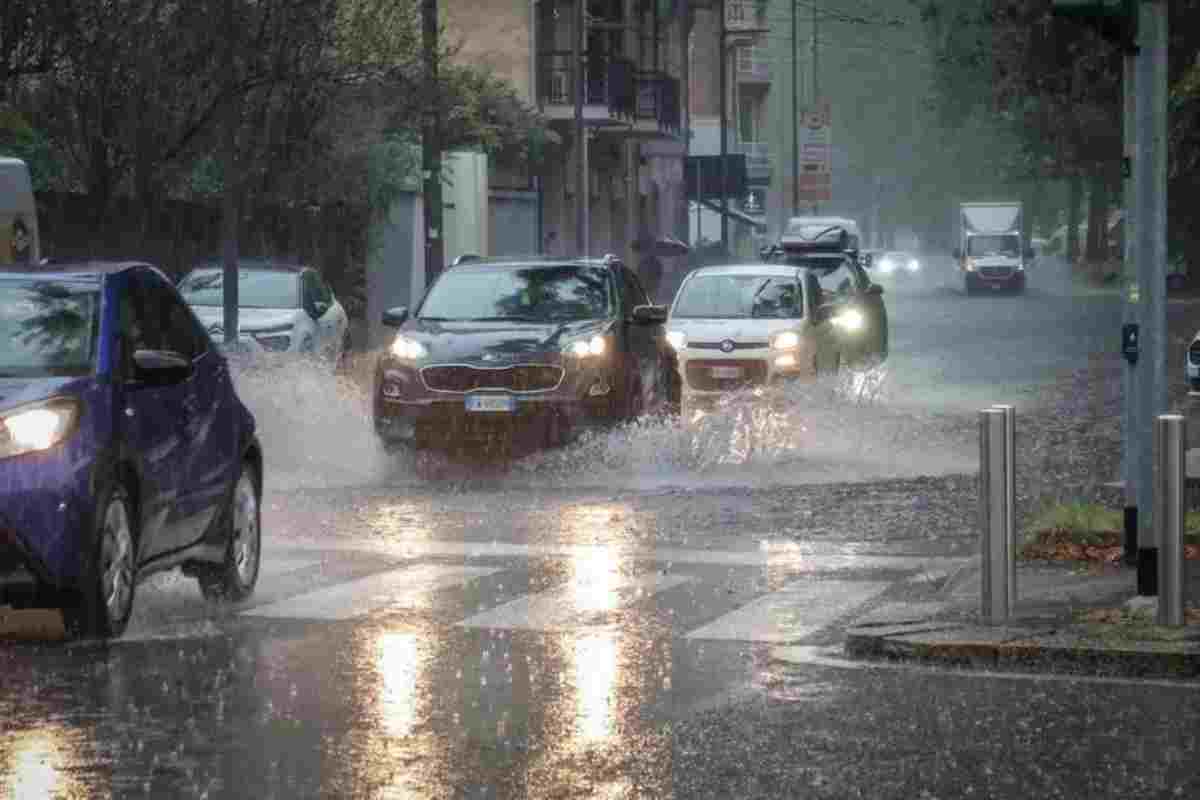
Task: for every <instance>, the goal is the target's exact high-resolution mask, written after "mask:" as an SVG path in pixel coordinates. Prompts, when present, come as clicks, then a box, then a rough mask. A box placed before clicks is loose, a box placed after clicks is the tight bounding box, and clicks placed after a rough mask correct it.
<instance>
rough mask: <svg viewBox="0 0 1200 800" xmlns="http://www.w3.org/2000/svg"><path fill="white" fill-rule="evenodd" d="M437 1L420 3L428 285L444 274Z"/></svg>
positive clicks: (422, 1)
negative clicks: (423, 76)
mask: <svg viewBox="0 0 1200 800" xmlns="http://www.w3.org/2000/svg"><path fill="white" fill-rule="evenodd" d="M439 21H440V20H439V15H438V0H421V39H422V50H423V59H424V62H425V64H424V66H425V79H424V100H425V102H424V106H425V107H424V109H423V110H424V113H425V119H424V123H425V124H424V130H423V131H422V132H421V162H422V164H421V175H422V179H423V181H424V184H425V185H424V187H423V189H424V198H423V200H424V203H423V205H424V213H425V285H426V286H431V285H433V279H434V278H436V277H437V276H438V273H440V272H441V271H442V267H443V266H445V265H444V264H443V261H444V257H443V252H444V248H443V243H442V135H441V134H442V122H441V119H440V118H439V115H440V114H441V90H440V88H439V86H438V70H439V65H438V47H439V39H438V25H439Z"/></svg>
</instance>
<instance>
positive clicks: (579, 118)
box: [571, 0, 588, 255]
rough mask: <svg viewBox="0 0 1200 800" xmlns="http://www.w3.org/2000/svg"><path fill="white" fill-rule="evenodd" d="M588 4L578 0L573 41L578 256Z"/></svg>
mask: <svg viewBox="0 0 1200 800" xmlns="http://www.w3.org/2000/svg"><path fill="white" fill-rule="evenodd" d="M584 19H585V17H584V0H575V24H574V30H573V33H574V35H573V36H572V37H571V86H572V87H573V89H574V93H575V121H574V122H575V124H574V139H575V252H576V253H578V254H580V255H582V254H583V253H585V252H587V238H586V234H585V232H584V230H585V228H586V226H587V202H588V197H587V190H588V187H587V156H586V154H585V153H584V148H585V147H587V138H586V129H585V128H584V125H583V98H584V93H585V91H586V88H585V83H586V75H585V70H584V65H583V42H584V32H583V26H584Z"/></svg>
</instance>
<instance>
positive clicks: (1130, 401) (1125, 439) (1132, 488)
mask: <svg viewBox="0 0 1200 800" xmlns="http://www.w3.org/2000/svg"><path fill="white" fill-rule="evenodd" d="M1122 60H1123V62H1124V63H1123V68H1124V69H1123V74H1122V76H1121V78H1122V80H1121V93H1122V94H1123V95H1124V106H1125V108H1124V115H1123V119H1122V128H1123V136H1122V138H1123V139H1124V141H1123V147H1122V149H1123V150H1124V153H1125V158H1124V160H1123V162H1122V165H1121V177H1122V180H1121V187H1122V192H1123V194H1124V203H1123V204H1124V209H1123V210H1124V214H1123V221H1122V228H1123V229H1124V232H1125V233H1124V236H1123V237H1122V238H1123V239H1124V241H1123V242H1122V252H1121V259H1122V262H1123V263H1122V270H1121V271H1122V277H1123V280H1122V287H1121V288H1122V292H1123V300H1124V302H1123V303H1122V309H1123V312H1124V313H1123V317H1124V319H1123V323H1124V325H1123V327H1122V335H1121V339H1122V349H1124V348H1125V346H1126V342H1129V340H1130V339H1131V338H1132V342H1130V346H1133V347H1135V346H1137V345H1138V344H1140V342H1139V341H1138V339H1139V336H1138V322H1139V320H1138V303H1137V298H1136V297H1131V296H1130V295H1131V294H1132V288H1133V286H1135V285H1136V283H1137V270H1136V264H1137V205H1136V201H1137V197H1136V193H1135V192H1134V188H1135V187H1134V181H1133V162H1134V159H1135V158H1136V155H1137V153H1136V151H1137V144H1136V139H1137V125H1136V124H1135V121H1136V116H1135V115H1136V113H1137V85H1136V80H1137V48H1136V47H1135V46H1134V43H1133V42H1130V43H1128V45H1127V46H1126V48H1125V55H1124V58H1123V59H1122ZM1122 378H1123V380H1122V383H1121V397H1122V398H1123V400H1124V402H1123V403H1122V406H1123V408H1122V415H1121V430H1122V432H1123V433H1122V435H1121V480H1122V482H1123V483H1124V484H1125V513H1124V522H1125V525H1124V527H1125V536H1124V545H1125V553H1124V555H1125V564H1126V565H1127V566H1130V567H1136V566H1137V563H1138V493H1137V486H1138V478H1139V476H1140V474H1141V471H1140V469H1139V468H1138V448H1137V438H1136V437H1135V436H1134V431H1135V430H1136V429H1137V422H1138V418H1139V415H1138V412H1137V401H1138V392H1137V388H1138V383H1137V356H1136V354H1135V353H1130V354H1129V355H1126V358H1125V366H1124V368H1123V369H1122Z"/></svg>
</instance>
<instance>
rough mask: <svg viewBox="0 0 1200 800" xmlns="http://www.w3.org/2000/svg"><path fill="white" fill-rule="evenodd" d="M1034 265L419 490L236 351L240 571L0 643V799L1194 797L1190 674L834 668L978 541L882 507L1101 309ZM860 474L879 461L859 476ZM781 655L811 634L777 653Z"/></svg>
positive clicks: (346, 398) (903, 295)
mask: <svg viewBox="0 0 1200 800" xmlns="http://www.w3.org/2000/svg"><path fill="white" fill-rule="evenodd" d="M1033 287H1034V288H1033V289H1032V290H1031V292H1030V294H1029V295H1027V296H1026V297H998V298H970V299H968V298H965V297H963V296H961V295H960V294H956V292H955V290H954V289H953V288H952V287H951V285H950V283H949V279H948V278H946V279H944V280H943V279H942V278H939V277H938V276H936V275H935V276H934V277H931V278H927V279H926V280H925V282H923V283H921V284H918V285H915V286H909V287H896V288H895V290H894V291H893V290H889V292H888V294H887V297H888V300H889V306H890V310H891V314H892V321H893V328H892V357H891V358H890V359H889V361H888V362H887V364H886V366H885V367H884V368H883V371H882V373H881V375H879V376H877V377H879V378H880V379H879V380H878V381H876V382H875V383H874V384H871V385H870V386H869V387H868V389H869V391H864V385H863V384H861V383H859V384H855V382H854V381H855V380H856V378H855V376H847V377H846V378H845V379H844V380H843V381H840V382H837V383H831V384H826V385H818V386H815V387H803V388H800V389H796V390H793V393H792V394H790V395H784V396H777V397H770V398H765V400H766V401H769V402H763V400H764V399H763V398H759V399H758V400H759V402H757V403H753V404H742V405H735V406H731V407H730V408H729V409H727V412H728V413H723V414H717V415H713V416H712V417H710V418H709V419H708V420H707V421H704V420H701V421H700V422H699V423H698V424H696V425H693V426H691V427H683V426H680V425H679V424H678V423H677V422H672V421H666V420H659V421H647V422H643V423H640V424H638V425H634V426H630V427H627V428H624V429H620V430H616V431H609V432H604V433H600V434H597V435H595V436H593V437H590V438H586V439H584V440H582V441H580V442H577V443H575V444H573V445H570V446H568V447H565V448H563V449H561V450H558V451H553V452H549V453H542V454H536V455H533V456H529V457H528V458H526V459H523V460H521V461H519V462H518V463H516V464H514V465H511V466H509V467H506V468H497V469H478V468H466V467H463V466H461V465H458V466H454V465H450V466H448V467H446V470H445V471H444V472H443V473H442V474H441V475H440V476H439V478H438V479H436V480H430V479H429V478H428V477H425V478H423V477H421V476H419V475H418V474H417V473H416V471H415V470H414V469H413V464H412V463H411V462H410V461H407V460H406V459H404V458H401V457H388V456H384V455H383V454H382V453H380V452H379V451H378V450H377V448H376V447H375V443H374V441H373V437H372V436H371V434H370V428H369V425H368V420H367V417H366V408H367V406H366V405H365V403H364V402H363V397H362V395H361V394H359V393H357V390H356V388H355V386H354V384H353V383H352V382H350V381H345V380H343V381H342V382H341V383H335V380H334V379H333V378H332V377H330V376H328V375H319V374H316V373H305V372H298V373H295V374H293V375H291V376H289V377H290V381H289V382H286V383H285V382H283V381H281V378H282V377H283V376H280V375H275V376H248V377H247V376H244V377H243V391H244V392H245V394H246V396H247V398H248V400H249V401H250V402H251V404H252V405H253V407H254V409H255V411H256V413H257V415H258V419H259V422H260V425H261V427H262V430H263V439H264V444H265V446H266V451H267V476H268V478H267V491H266V494H265V497H264V511H263V514H264V516H263V526H264V530H265V531H266V533H265V538H264V552H263V573H262V576H261V578H260V583H259V587H258V591H257V592H256V594H255V595H254V597H253V598H252V599H251V600H250V601H249V602H247V603H244V604H242V605H240V606H237V607H234V608H225V607H219V606H209V605H206V604H205V603H204V602H203V601H202V599H201V597H200V594H199V591H198V590H197V588H196V586H195V584H194V582H193V581H191V580H189V579H185V578H183V577H182V576H180V575H176V574H170V575H163V576H158V577H156V578H154V579H152V580H151V581H150V582H149V583H147V584H144V585H142V587H140V589H139V594H138V599H137V604H136V611H135V616H134V618H133V620H132V622H131V624H130V627H129V630H128V632H127V634H126V636H125V637H124V638H123V639H122V640H120V641H118V642H115V643H112V644H109V645H101V644H96V643H87V642H82V643H72V644H65V645H64V644H61V643H58V642H54V641H34V642H18V641H9V642H5V643H4V644H3V645H0V688H2V691H0V720H2V723H0V724H2V725H3V736H0V797H13V798H22V799H23V798H27V797H67V798H76V797H78V798H83V797H88V798H91V797H106V796H112V797H208V798H217V797H231V798H243V797H253V798H301V797H305V798H306V797H322V798H324V797H337V798H341V797H354V798H358V797H362V798H444V797H479V798H502V797H503V798H509V797H513V798H517V797H520V798H535V797H536V798H543V797H544V798H574V797H598V798H635V797H648V798H673V797H677V798H685V797H686V798H692V797H721V798H730V797H788V798H791V797H822V798H824V797H829V798H843V797H873V798H891V797H895V798H913V797H920V796H928V797H952V796H967V795H971V794H973V795H976V796H987V797H1014V798H1017V797H1021V798H1024V797H1033V796H1038V797H1043V796H1064V797H1066V796H1080V793H1081V791H1082V794H1086V795H1087V796H1094V797H1099V796H1112V797H1120V796H1131V795H1132V794H1134V793H1135V792H1137V793H1138V794H1154V793H1156V792H1157V791H1158V790H1159V789H1160V788H1163V787H1170V788H1172V789H1174V788H1182V789H1183V791H1184V794H1185V795H1194V794H1196V792H1197V790H1200V785H1198V784H1197V781H1198V778H1197V772H1196V770H1195V767H1194V763H1195V762H1194V753H1195V752H1196V738H1195V737H1196V733H1195V731H1194V726H1191V727H1188V726H1183V727H1180V726H1179V723H1178V720H1179V719H1182V718H1188V719H1194V718H1195V716H1196V714H1197V712H1198V711H1200V693H1198V692H1197V691H1196V690H1195V688H1194V687H1191V686H1188V685H1163V686H1157V687H1155V688H1154V690H1153V691H1146V690H1142V689H1141V688H1140V687H1138V686H1137V685H1136V684H1132V683H1119V682H1117V683H1112V682H1110V683H1103V682H1100V683H1098V682H1096V681H1093V680H1088V679H1073V678H1063V679H1056V680H1041V679H1038V678H1035V677H1031V676H1024V677H1018V676H997V675H988V674H984V673H980V674H940V673H935V672H931V671H929V670H923V669H884V668H879V667H863V666H861V665H856V664H852V663H847V662H840V661H839V660H838V658H837V653H838V652H839V650H838V644H839V642H840V637H841V631H842V630H843V629H844V628H845V627H846V626H847V625H848V624H850V623H852V622H853V621H854V620H855V619H857V618H859V617H860V616H862V615H863V614H865V613H867V612H869V611H870V610H871V609H873V608H876V607H877V606H878V605H880V604H881V603H885V602H888V601H890V600H893V599H897V598H902V597H905V596H907V595H906V593H908V592H911V591H912V590H913V586H914V584H916V583H919V582H922V581H924V582H929V581H944V580H946V579H947V577H948V576H950V575H952V574H953V572H954V570H956V569H957V568H958V567H959V566H961V565H962V564H963V563H964V560H965V559H966V558H968V557H969V556H970V555H971V554H972V553H973V552H974V549H975V545H976V543H975V540H974V535H973V533H972V531H971V530H970V529H969V527H967V526H962V525H958V524H957V523H955V522H954V518H950V519H951V521H950V522H949V523H947V522H946V521H945V518H942V521H941V522H940V523H938V524H934V522H933V521H932V519H931V521H930V522H929V523H928V524H925V525H921V526H911V529H910V528H909V527H897V526H895V525H892V524H888V523H887V521H886V520H885V521H884V522H883V523H879V522H878V521H877V520H876V519H875V517H877V516H879V515H880V514H881V513H882V512H881V511H880V509H882V508H883V507H884V504H885V503H886V502H892V503H893V504H895V503H901V504H903V505H904V506H905V507H906V508H907V509H908V510H909V511H910V512H911V514H913V515H916V516H915V517H913V516H911V515H910V517H908V518H909V519H912V518H916V519H920V514H921V513H926V514H927V515H928V516H930V517H931V518H932V512H929V511H928V510H925V507H924V506H922V505H920V503H919V501H920V491H921V483H920V479H919V476H922V475H938V474H954V473H970V472H973V470H974V468H975V467H974V461H973V458H974V457H975V456H974V454H975V452H976V450H975V448H976V447H977V443H976V442H975V441H974V439H973V437H972V436H971V432H972V428H971V426H970V422H971V415H972V414H973V411H974V408H975V405H974V404H975V403H976V401H977V400H979V401H982V398H983V397H984V396H986V395H989V394H990V395H992V396H990V397H988V398H987V400H986V403H992V402H1000V401H1012V400H1013V399H1014V398H1020V397H1022V396H1024V395H1023V394H1022V393H1023V392H1025V391H1026V390H1027V387H1029V386H1031V385H1034V384H1036V383H1037V382H1038V381H1041V380H1045V379H1046V378H1047V377H1048V376H1050V375H1052V373H1053V371H1054V370H1055V369H1056V368H1061V367H1064V366H1066V367H1070V366H1071V365H1072V363H1073V362H1074V361H1076V360H1079V359H1086V357H1087V355H1088V354H1089V353H1090V352H1093V351H1095V350H1096V349H1098V348H1100V347H1102V346H1107V344H1108V342H1109V338H1110V336H1111V333H1112V331H1113V330H1116V327H1115V322H1114V320H1115V319H1116V318H1117V317H1116V315H1117V314H1118V313H1119V306H1118V305H1117V303H1116V300H1115V298H1111V297H1106V296H1102V295H1096V296H1092V295H1088V296H1073V295H1071V294H1069V293H1066V292H1064V291H1060V290H1061V289H1062V287H1061V286H1058V287H1056V286H1055V285H1054V284H1053V283H1051V282H1049V281H1048V283H1047V285H1046V286H1044V287H1041V288H1039V286H1038V283H1037V282H1036V281H1034V282H1033ZM1064 320H1065V321H1064ZM1051 329H1053V330H1055V331H1056V332H1057V333H1056V334H1055V336H1056V338H1055V339H1054V340H1053V344H1052V346H1051V345H1047V344H1046V339H1045V336H1046V335H1047V334H1046V332H1047V331H1049V330H1051ZM989 375H991V376H993V378H994V379H993V380H991V381H989V379H988V376H989ZM864 380H866V378H864ZM986 403H985V404H986ZM964 419H965V420H967V427H966V428H965V429H964V428H963V426H962V421H963V420H964ZM881 478H904V479H908V480H909V483H904V484H903V485H902V486H901V487H900V488H898V489H897V488H893V489H892V490H890V491H891V494H888V493H887V492H885V491H884V490H883V489H880V488H879V486H877V485H876V486H872V487H871V488H870V489H869V490H868V488H866V487H867V484H865V483H862V482H864V481H868V480H877V479H881ZM846 479H853V480H855V481H856V482H859V485H861V486H862V487H864V488H862V489H861V490H858V489H855V488H854V487H849V488H847V487H833V486H831V485H830V483H831V482H834V481H842V480H846ZM964 480H967V479H966V478H964ZM910 495H911V496H910ZM896 498H899V500H897V499H896ZM842 506H844V507H846V509H848V511H849V512H853V513H849V514H846V515H840V516H836V515H834V514H833V511H834V510H837V509H838V508H839V507H842ZM964 513H968V514H969V509H968V510H967V511H966V512H964ZM854 514H857V515H858V516H857V517H856V516H854ZM944 516H945V515H943V517H944ZM939 526H940V527H939ZM784 644H788V645H800V646H805V647H810V648H812V649H813V652H814V653H819V654H822V658H820V659H814V661H813V663H812V664H810V665H806V666H800V667H797V666H795V665H793V666H791V667H788V668H785V667H783V666H782V665H781V664H780V663H778V662H776V661H775V660H774V659H773V658H772V652H773V648H775V647H778V646H780V645H784ZM1180 715H1182V716H1180ZM1130 743H1134V744H1133V745H1132V746H1131V745H1130ZM1189 753H1190V754H1192V755H1191V756H1188V755H1187V754H1189ZM1188 758H1191V759H1192V760H1191V761H1188ZM1188 764H1191V765H1192V766H1188ZM1081 787H1086V790H1081ZM922 791H924V792H925V794H924V795H922Z"/></svg>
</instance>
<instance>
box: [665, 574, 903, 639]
mask: <svg viewBox="0 0 1200 800" xmlns="http://www.w3.org/2000/svg"><path fill="white" fill-rule="evenodd" d="M887 587H888V584H886V583H875V582H866V581H812V580H805V581H793V582H792V583H789V584H787V585H786V586H784V587H783V588H782V589H780V590H779V591H777V592H772V593H771V594H768V595H765V596H764V597H760V598H759V599H757V600H755V601H754V602H752V603H750V604H749V605H745V606H742V607H741V608H739V609H737V610H736V611H731V612H729V613H728V614H725V615H724V616H721V617H718V618H717V619H715V620H713V621H712V622H710V623H709V624H707V625H705V626H703V627H701V628H698V629H696V630H694V631H692V632H691V633H689V634H687V638H688V639H720V640H727V641H743V642H772V643H780V642H791V641H795V640H797V639H802V638H804V637H805V636H810V635H812V634H814V633H816V632H818V631H820V630H821V629H822V628H824V627H826V626H827V625H829V624H830V623H832V622H833V621H834V620H836V619H838V618H839V617H841V616H843V615H845V614H846V613H848V612H849V611H851V610H852V609H854V608H856V607H858V606H860V605H862V604H863V603H865V602H866V601H867V600H869V599H871V598H872V597H875V596H876V595H878V594H879V593H880V592H882V591H883V590H884V589H886V588H887Z"/></svg>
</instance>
